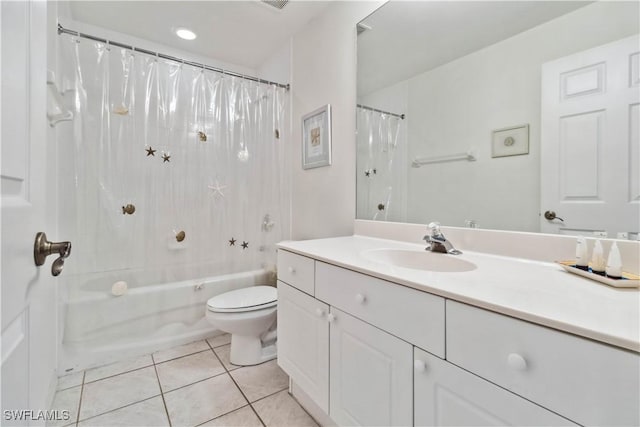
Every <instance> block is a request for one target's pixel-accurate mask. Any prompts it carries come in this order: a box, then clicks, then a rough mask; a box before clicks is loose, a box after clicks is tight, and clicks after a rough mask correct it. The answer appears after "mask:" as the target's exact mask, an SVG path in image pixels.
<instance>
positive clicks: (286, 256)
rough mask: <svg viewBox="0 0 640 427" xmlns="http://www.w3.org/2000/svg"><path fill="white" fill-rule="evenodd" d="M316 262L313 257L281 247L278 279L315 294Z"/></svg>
mask: <svg viewBox="0 0 640 427" xmlns="http://www.w3.org/2000/svg"><path fill="white" fill-rule="evenodd" d="M314 263H315V261H314V260H313V259H311V258H307V257H304V256H302V255H297V254H294V253H291V252H287V251H284V250H282V249H280V250H279V251H278V280H281V281H283V282H285V283H288V284H289V285H291V286H293V287H294V288H298V289H300V290H301V291H303V292H306V293H308V294H309V295H313V276H314V269H315V267H314Z"/></svg>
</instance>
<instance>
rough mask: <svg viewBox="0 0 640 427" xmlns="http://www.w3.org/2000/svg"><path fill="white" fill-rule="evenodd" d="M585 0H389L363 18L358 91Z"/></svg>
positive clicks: (404, 76)
mask: <svg viewBox="0 0 640 427" xmlns="http://www.w3.org/2000/svg"><path fill="white" fill-rule="evenodd" d="M589 3H591V2H584V1H391V2H389V3H386V4H385V5H384V6H383V7H381V8H380V9H378V10H377V11H376V12H374V13H373V14H371V15H370V16H369V17H367V18H365V19H364V20H363V21H362V22H363V23H364V24H366V25H368V26H370V27H371V28H372V29H371V30H367V31H365V32H363V33H362V34H360V35H359V36H358V95H360V96H362V95H366V94H369V93H371V92H374V91H376V90H379V89H382V88H384V87H387V86H390V85H392V84H393V83H396V82H399V81H402V80H406V79H408V78H410V77H412V76H415V75H417V74H420V73H423V72H425V71H428V70H431V69H433V68H436V67H438V66H440V65H443V64H446V63H448V62H451V61H453V60H454V59H457V58H460V57H462V56H465V55H468V54H470V53H472V52H475V51H477V50H479V49H482V48H484V47H487V46H490V45H492V44H495V43H497V42H499V41H501V40H504V39H506V38H509V37H512V36H514V35H516V34H518V33H521V32H523V31H526V30H528V29H530V28H533V27H535V26H538V25H540V24H542V23H544V22H546V21H549V20H551V19H554V18H556V17H558V16H560V15H564V14H566V13H569V12H571V11H573V10H575V9H578V8H580V7H583V6H585V5H587V4H589Z"/></svg>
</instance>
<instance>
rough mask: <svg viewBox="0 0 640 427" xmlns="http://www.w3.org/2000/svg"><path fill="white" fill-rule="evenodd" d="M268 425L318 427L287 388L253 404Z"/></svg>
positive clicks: (272, 426)
mask: <svg viewBox="0 0 640 427" xmlns="http://www.w3.org/2000/svg"><path fill="white" fill-rule="evenodd" d="M252 405H253V407H254V408H255V410H256V412H257V413H258V415H259V416H260V418H261V419H262V421H264V423H265V425H266V426H267V427H275V426H277V427H287V426H295V427H318V424H317V423H316V422H315V421H314V420H313V418H311V417H310V416H309V414H307V412H306V411H305V410H304V409H302V407H301V406H300V405H299V404H298V402H296V401H295V399H294V398H293V397H291V396H290V395H289V393H288V392H287V390H283V391H281V392H280V393H276V394H274V395H272V396H269V397H266V398H264V399H262V400H259V401H257V402H255V403H253V404H252Z"/></svg>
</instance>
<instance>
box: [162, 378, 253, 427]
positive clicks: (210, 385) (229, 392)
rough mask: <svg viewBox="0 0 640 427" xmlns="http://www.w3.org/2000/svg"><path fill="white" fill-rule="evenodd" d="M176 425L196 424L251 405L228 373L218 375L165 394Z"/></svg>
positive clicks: (173, 422) (171, 417)
mask: <svg viewBox="0 0 640 427" xmlns="http://www.w3.org/2000/svg"><path fill="white" fill-rule="evenodd" d="M164 398H165V402H166V404H167V409H168V411H169V418H170V419H171V424H172V425H173V426H195V425H198V424H202V423H204V422H206V421H209V420H212V419H214V418H216V417H219V416H220V415H222V414H226V413H227V412H231V411H234V410H235V409H238V408H241V407H242V406H245V405H246V404H247V400H246V399H245V398H244V397H243V396H242V393H240V390H238V387H236V385H235V384H234V383H233V381H232V380H231V378H230V377H229V375H228V374H226V373H225V374H222V375H218V376H217V377H213V378H209V379H208V380H204V381H201V382H199V383H195V384H191V385H188V386H186V387H183V388H179V389H177V390H174V391H170V392H168V393H166V394H165V395H164Z"/></svg>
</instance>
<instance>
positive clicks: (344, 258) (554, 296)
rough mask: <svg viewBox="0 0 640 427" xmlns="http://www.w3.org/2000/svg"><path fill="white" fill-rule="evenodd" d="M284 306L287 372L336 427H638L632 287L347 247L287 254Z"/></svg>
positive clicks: (353, 243)
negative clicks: (540, 426)
mask: <svg viewBox="0 0 640 427" xmlns="http://www.w3.org/2000/svg"><path fill="white" fill-rule="evenodd" d="M450 258H451V259H450ZM421 261H422V262H424V263H425V265H427V266H429V268H430V269H429V270H426V269H420V265H421V264H420V262H421ZM401 265H402V266H401ZM438 266H441V267H438ZM407 267H409V268H407ZM438 269H441V270H445V271H434V270H438ZM278 300H279V302H278V363H279V365H280V366H281V367H282V368H283V369H284V370H285V371H286V372H287V373H288V374H289V375H290V377H291V379H292V381H293V382H294V383H295V385H296V387H298V388H299V389H300V390H301V391H302V392H303V393H304V394H305V396H306V398H307V399H310V400H311V401H313V403H314V404H315V405H316V406H317V407H319V408H320V409H321V410H322V411H324V413H326V414H328V415H329V417H330V418H331V420H332V421H333V422H335V423H336V424H337V425H367V426H369V425H416V426H418V425H567V424H569V425H574V424H582V425H639V424H640V356H639V351H640V337H639V334H640V328H639V326H638V323H639V313H640V299H639V293H638V290H637V289H633V290H620V289H612V288H608V287H606V286H603V285H599V284H597V283H595V282H594V283H591V282H589V281H587V280H585V279H583V278H580V277H573V276H572V275H570V274H568V273H566V272H564V271H563V270H562V269H561V268H559V267H557V266H555V265H553V264H552V263H544V262H539V261H531V260H525V259H517V258H508V257H503V256H497V255H488V254H481V253H478V252H471V251H464V253H463V254H462V255H459V256H456V257H454V256H452V255H445V254H437V253H428V252H425V251H424V246H420V245H417V244H412V243H405V242H400V241H395V240H385V239H378V238H371V237H361V236H351V237H339V238H331V239H320V240H309V241H300V242H284V243H282V244H280V250H279V253H278Z"/></svg>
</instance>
